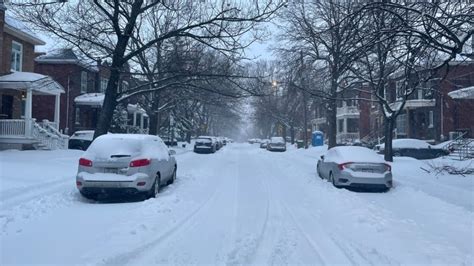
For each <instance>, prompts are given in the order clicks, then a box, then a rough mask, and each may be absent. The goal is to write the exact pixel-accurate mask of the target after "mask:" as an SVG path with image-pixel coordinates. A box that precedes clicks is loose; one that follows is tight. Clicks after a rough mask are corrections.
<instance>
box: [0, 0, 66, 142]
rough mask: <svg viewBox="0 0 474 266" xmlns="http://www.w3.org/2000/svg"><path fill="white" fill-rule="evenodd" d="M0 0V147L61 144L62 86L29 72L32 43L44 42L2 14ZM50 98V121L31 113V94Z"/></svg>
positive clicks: (30, 69)
mask: <svg viewBox="0 0 474 266" xmlns="http://www.w3.org/2000/svg"><path fill="white" fill-rule="evenodd" d="M6 11H7V9H6V7H5V5H4V4H3V1H0V99H1V100H0V149H12V148H13V149H24V148H48V149H55V148H64V146H65V143H66V140H67V139H66V138H65V137H64V136H63V135H62V134H60V133H59V131H57V125H58V123H59V97H60V95H61V93H63V92H64V90H63V88H62V87H61V86H60V85H59V84H58V83H57V82H55V81H54V80H52V79H51V78H50V77H49V76H45V75H40V74H37V73H33V71H34V57H35V46H36V45H44V44H45V43H44V42H43V41H42V40H41V39H39V38H38V37H37V36H36V35H35V34H34V33H33V32H31V31H30V30H29V29H28V28H27V27H26V26H25V25H24V24H23V23H21V22H20V21H18V20H16V19H15V18H13V17H10V16H8V15H7V14H6ZM40 95H44V97H47V98H49V99H50V100H51V101H52V104H51V108H52V110H53V117H52V119H51V121H53V122H43V123H41V122H39V121H38V120H37V119H35V118H34V116H32V109H33V106H32V102H33V98H36V97H40Z"/></svg>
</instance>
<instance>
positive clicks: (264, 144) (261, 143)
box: [260, 139, 270, 149]
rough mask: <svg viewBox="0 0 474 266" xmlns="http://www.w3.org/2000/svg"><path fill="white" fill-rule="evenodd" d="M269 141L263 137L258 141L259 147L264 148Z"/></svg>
mask: <svg viewBox="0 0 474 266" xmlns="http://www.w3.org/2000/svg"><path fill="white" fill-rule="evenodd" d="M269 142H270V140H269V139H264V140H262V141H261V142H260V148H262V149H266V148H267V146H268V143H269Z"/></svg>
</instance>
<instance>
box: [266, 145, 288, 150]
mask: <svg viewBox="0 0 474 266" xmlns="http://www.w3.org/2000/svg"><path fill="white" fill-rule="evenodd" d="M267 149H268V150H269V151H286V147H269V146H267Z"/></svg>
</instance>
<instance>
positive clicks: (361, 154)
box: [324, 146, 385, 163]
mask: <svg viewBox="0 0 474 266" xmlns="http://www.w3.org/2000/svg"><path fill="white" fill-rule="evenodd" d="M324 160H325V161H330V162H335V163H347V162H355V163H362V162H363V163H385V160H384V159H383V158H382V157H381V156H380V155H378V154H377V153H376V152H374V151H373V150H371V149H368V148H365V147H359V146H339V147H334V148H332V149H329V151H328V153H327V155H326V156H325V158H324Z"/></svg>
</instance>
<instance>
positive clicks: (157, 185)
mask: <svg viewBox="0 0 474 266" xmlns="http://www.w3.org/2000/svg"><path fill="white" fill-rule="evenodd" d="M160 183H161V179H160V174H159V173H157V174H156V178H155V183H153V186H152V187H151V189H150V191H149V193H148V194H149V196H150V198H156V197H157V196H158V193H159V192H160V188H161V187H160Z"/></svg>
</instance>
